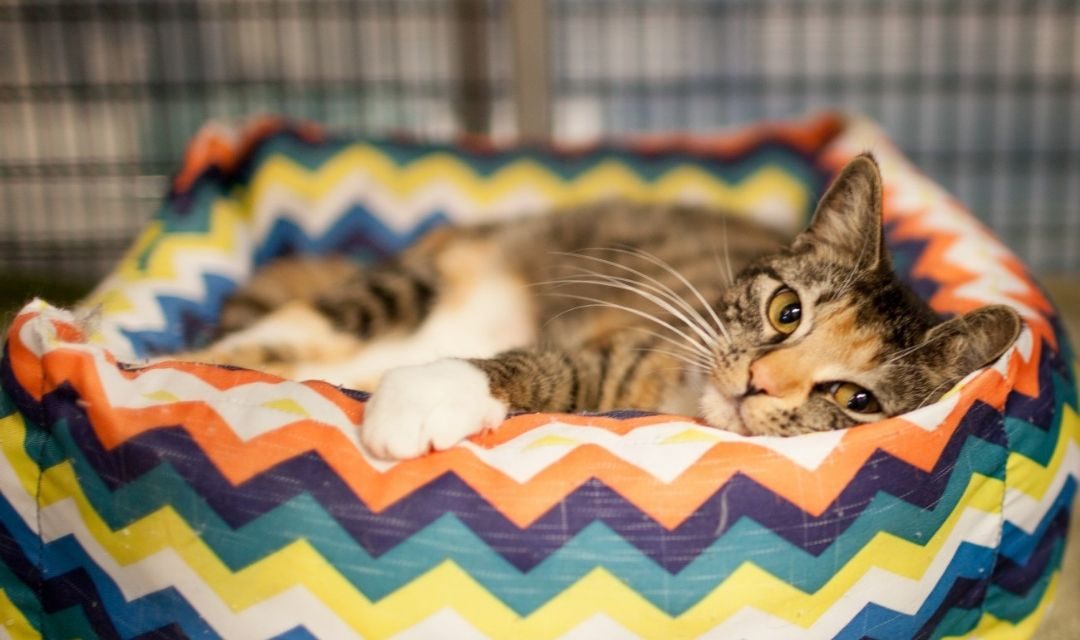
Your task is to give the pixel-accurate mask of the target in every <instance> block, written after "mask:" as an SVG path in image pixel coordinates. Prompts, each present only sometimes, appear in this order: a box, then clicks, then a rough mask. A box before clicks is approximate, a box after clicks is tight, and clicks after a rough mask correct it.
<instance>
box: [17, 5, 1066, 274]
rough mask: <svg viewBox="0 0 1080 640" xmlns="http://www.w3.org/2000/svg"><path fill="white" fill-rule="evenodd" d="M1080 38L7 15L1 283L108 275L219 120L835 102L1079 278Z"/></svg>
mask: <svg viewBox="0 0 1080 640" xmlns="http://www.w3.org/2000/svg"><path fill="white" fill-rule="evenodd" d="M538 6H539V7H540V9H537V7H538ZM521 11H525V13H524V15H525V17H524V18H522V17H521V15H522V14H521ZM529 12H532V13H531V14H530V13H529ZM537 16H539V17H537ZM1078 22H1080V5H1076V4H1075V3H1072V2H1066V1H1065V0H983V1H968V0H946V1H942V2H937V1H930V0H904V1H901V2H885V1H884V0H869V1H867V0H549V1H548V2H544V3H535V2H529V0H507V1H499V0H5V1H2V2H0V43H4V44H3V45H0V273H12V272H15V273H37V274H47V275H55V276H59V277H64V278H74V279H93V278H96V277H98V276H100V275H101V274H102V273H103V272H104V271H105V270H106V269H108V268H109V267H110V266H111V265H112V264H113V262H114V261H115V260H116V259H117V257H118V256H119V253H120V252H121V251H122V249H123V247H124V246H126V245H127V243H128V242H129V241H130V239H131V237H132V235H133V234H134V233H135V231H136V230H137V229H138V228H139V227H140V226H141V224H142V222H143V221H144V220H145V219H146V217H147V216H148V215H149V213H150V212H151V211H152V210H153V208H154V207H155V206H156V205H157V203H158V202H159V199H160V197H161V194H162V193H163V192H164V187H165V180H166V177H167V176H168V175H169V173H170V172H171V171H173V170H174V169H175V168H176V162H177V159H178V158H179V156H180V153H181V151H182V149H183V146H184V143H185V141H186V140H187V139H188V138H189V137H190V136H191V135H192V134H193V133H194V132H195V131H196V130H197V128H198V127H199V126H200V124H201V123H203V122H204V121H206V120H208V119H211V118H226V119H228V118H238V117H243V116H246V115H250V114H254V113H265V112H273V113H283V114H286V115H289V116H293V117H300V118H310V119H315V120H318V121H321V122H325V123H326V124H328V125H329V127H330V128H332V129H335V130H342V131H349V132H356V133H363V134H372V135H382V134H386V133H389V132H406V133H410V134H414V135H418V136H422V137H440V138H445V137H448V136H452V135H454V134H456V133H459V132H463V131H471V132H483V133H491V134H495V135H497V136H507V135H515V134H518V133H521V134H527V135H530V136H536V135H537V134H538V133H539V134H543V133H545V132H551V133H552V134H554V135H555V136H557V137H559V138H574V139H579V138H589V137H595V136H598V135H621V134H626V133H631V132H639V131H658V130H672V129H678V130H689V131H704V130H710V129H716V128H718V127H728V126H732V125H735V124H739V123H744V122H747V121H751V120H757V119H761V118H775V117H789V116H793V115H798V114H801V113H804V112H807V111H812V110H815V109H823V108H841V109H848V110H853V111H858V112H862V113H865V114H867V115H869V116H871V117H873V118H875V119H877V120H878V121H880V122H882V123H883V124H884V125H885V127H886V129H887V130H888V131H889V133H890V135H891V136H892V137H893V139H895V140H898V141H899V142H900V144H901V146H902V147H903V150H904V151H905V152H906V153H907V154H908V155H909V156H910V157H912V158H913V159H914V160H915V161H916V162H917V163H918V164H919V165H920V167H921V168H922V169H923V170H924V171H926V172H927V173H928V174H930V175H932V176H933V177H934V178H935V179H936V180H939V181H940V182H942V183H943V184H945V185H946V186H947V187H949V188H950V189H951V190H952V191H953V193H955V194H956V195H957V196H958V197H959V198H960V199H961V200H962V201H964V202H965V203H966V204H968V205H969V206H971V207H972V208H973V209H974V210H975V211H976V213H978V214H979V215H980V216H982V218H983V219H984V220H985V221H986V223H987V224H988V225H990V226H991V227H992V228H993V229H994V230H995V231H997V232H998V233H999V234H1000V235H1001V236H1002V237H1004V238H1005V239H1006V241H1008V242H1010V243H1011V244H1012V246H1013V248H1014V249H1016V250H1017V251H1018V252H1019V253H1020V254H1021V256H1022V257H1023V258H1024V259H1025V260H1027V261H1028V262H1029V264H1032V265H1033V266H1035V267H1036V268H1037V269H1040V270H1043V271H1058V272H1076V271H1078V270H1080V197H1078V196H1080V184H1078V182H1080V172H1078V171H1077V169H1078V167H1077V161H1078V159H1080V126H1078V125H1076V124H1073V123H1074V122H1076V121H1077V120H1078V119H1080V90H1078V87H1077V82H1076V78H1077V74H1078V73H1080V52H1078V51H1077V46H1076V43H1075V39H1076V35H1077V33H1078V28H1077V27H1078ZM522 43H525V44H522Z"/></svg>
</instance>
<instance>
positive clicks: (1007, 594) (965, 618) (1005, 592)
mask: <svg viewBox="0 0 1080 640" xmlns="http://www.w3.org/2000/svg"><path fill="white" fill-rule="evenodd" d="M1052 521H1053V523H1052V524H1051V526H1050V527H1048V528H1047V533H1046V535H1045V536H1044V537H1043V538H1042V539H1041V540H1039V542H1038V548H1037V550H1036V551H1035V553H1034V554H1033V555H1032V557H1031V560H1030V562H1029V563H1028V564H1027V565H1015V564H1012V563H1011V562H1008V561H1006V563H1005V564H1007V565H1009V566H1008V567H1004V568H1003V566H1002V563H1001V562H1000V561H999V563H998V567H997V568H995V570H994V574H993V576H992V580H991V583H990V584H989V585H987V584H985V583H983V584H982V585H981V586H980V587H979V589H978V591H973V592H972V593H973V595H974V594H976V593H978V594H979V597H978V598H977V599H976V600H977V601H969V602H968V603H953V605H952V607H950V608H949V609H947V610H939V613H938V615H937V616H936V617H937V618H938V619H939V620H940V623H938V624H935V625H933V626H932V628H930V627H924V628H923V629H920V630H919V632H918V633H916V634H915V635H914V636H913V637H917V638H922V637H935V636H938V635H940V634H944V633H948V634H956V635H960V634H966V633H968V632H971V635H973V636H976V637H982V636H981V634H979V633H978V632H977V627H978V626H979V624H983V622H982V615H981V614H982V610H981V609H982V608H981V607H980V608H974V607H975V606H979V605H982V604H984V603H985V608H986V609H987V611H988V612H990V613H988V614H987V615H991V616H992V618H993V620H994V621H995V622H996V623H997V624H1001V623H1002V622H1004V623H1006V624H1007V626H1008V627H1013V626H1014V625H1023V624H1024V623H1025V621H1026V620H1029V619H1030V618H1031V616H1033V615H1037V614H1040V608H1041V607H1044V606H1045V604H1046V601H1047V598H1049V597H1051V595H1052V594H1051V593H1050V586H1051V584H1052V583H1053V578H1054V576H1055V575H1057V573H1058V571H1059V569H1060V567H1061V559H1062V556H1063V555H1064V552H1065V537H1066V532H1067V529H1068V521H1069V514H1068V511H1067V510H1060V511H1057V512H1055V513H1054V514H1053V517H1052ZM980 592H981V593H980ZM995 614H996V615H995ZM1002 626H1005V625H1002ZM932 631H933V632H934V633H931V632H932ZM1001 631H1002V629H1001V627H999V628H998V632H999V633H1000V632H1001ZM1016 637H1029V636H1028V635H1021V634H1017V636H1016Z"/></svg>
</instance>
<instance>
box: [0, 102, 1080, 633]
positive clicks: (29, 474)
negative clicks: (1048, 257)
mask: <svg viewBox="0 0 1080 640" xmlns="http://www.w3.org/2000/svg"><path fill="white" fill-rule="evenodd" d="M868 149H869V150H872V151H873V152H874V153H875V154H876V155H877V158H878V159H879V161H880V164H881V166H882V171H883V174H884V178H885V183H886V216H887V217H886V222H887V239H888V243H889V246H890V248H891V250H892V253H893V256H894V260H895V263H896V268H897V270H898V271H899V272H900V273H901V274H903V276H904V277H905V278H906V279H907V281H908V282H910V283H911V284H912V286H913V287H914V288H915V290H916V291H917V292H918V293H919V294H920V295H922V296H924V297H925V298H926V299H927V300H928V301H929V302H930V303H931V304H932V305H933V306H934V307H935V308H936V309H938V310H940V311H941V312H943V313H956V312H962V311H965V310H968V309H970V308H972V307H975V306H979V305H982V304H985V303H997V302H1002V303H1006V304H1010V305H1013V306H1014V307H1015V308H1016V309H1017V310H1018V311H1019V312H1020V313H1021V315H1022V316H1023V318H1024V320H1025V329H1024V331H1023V333H1022V335H1021V336H1020V338H1019V340H1018V342H1017V344H1016V345H1015V347H1013V348H1012V349H1011V350H1010V351H1009V352H1008V353H1006V354H1005V355H1004V356H1003V357H1002V358H1001V359H1000V360H999V361H998V362H997V363H995V364H994V365H993V366H991V367H989V368H987V369H985V370H983V371H981V372H979V373H976V374H973V375H972V376H970V377H969V378H968V379H967V380H966V381H965V382H964V383H963V384H962V385H960V386H959V387H958V388H957V389H956V390H954V391H953V392H952V393H950V394H949V395H948V396H947V397H946V398H944V399H942V400H941V401H939V402H937V403H934V404H932V405H929V406H926V407H923V408H921V409H919V410H917V411H915V412H913V413H910V414H907V415H903V416H900V417H898V418H894V419H889V420H886V421H884V422H880V423H874V424H867V425H863V426H859V427H856V428H852V429H849V430H845V431H838V432H831V433H819V434H811V435H804V436H798V437H792V438H787V439H781V438H768V437H749V438H748V437H741V436H738V435H734V434H731V433H727V432H724V431H720V430H716V429H711V428H708V427H705V426H703V425H702V424H700V423H698V422H696V421H694V420H693V419H691V418H687V417H679V416H657V415H646V414H640V413H632V412H622V413H615V414H607V415H535V414H533V415H519V416H516V417H512V418H510V419H509V420H508V421H507V422H506V423H505V424H504V425H503V426H502V428H500V429H499V430H497V431H495V432H493V433H489V434H485V435H482V436H478V437H476V438H474V439H472V440H471V441H468V442H465V443H463V444H461V445H459V446H456V447H453V448H451V449H449V450H447V451H445V452H440V453H437V454H433V455H430V456H427V457H424V458H421V459H417V460H411V461H406V462H398V463H390V462H386V461H381V460H376V459H373V458H371V457H369V456H368V455H366V454H365V453H364V452H363V451H362V450H361V448H360V447H359V444H358V438H357V432H356V428H355V425H356V424H358V423H360V422H361V421H362V418H363V412H364V402H365V399H366V395H365V394H364V393H361V392H358V391H355V390H348V389H339V388H336V387H334V386H332V385H330V384H327V383H324V382H319V381H291V380H282V379H279V378H276V377H274V376H272V375H269V374H267V373H263V372H258V371H248V370H241V369H235V368H226V367H218V366H210V365H200V364H192V363H179V362H171V361H164V362H158V363H156V364H153V365H149V366H144V365H140V364H138V363H140V362H145V358H147V357H148V356H151V355H158V354H162V353H167V352H170V351H175V350H178V349H181V348H184V347H188V346H192V345H195V344H198V343H199V342H200V341H204V340H205V339H206V338H207V336H208V334H209V332H210V331H212V329H213V324H214V318H215V316H216V313H217V312H218V310H219V309H220V307H221V303H222V299H223V298H224V296H226V295H227V293H228V292H229V291H230V290H232V289H233V288H234V287H235V286H236V284H237V283H238V282H239V281H242V280H243V279H244V278H246V277H247V276H248V275H249V274H250V273H251V271H252V269H253V267H254V266H255V265H257V264H260V263H263V262H265V261H266V260H268V259H270V258H271V257H273V256H276V255H281V254H286V253H328V252H343V253H349V254H352V255H354V256H356V257H357V258H358V259H361V260H372V259H377V258H379V257H381V256H385V255H389V254H392V253H394V252H396V251H398V250H399V249H401V248H402V247H403V246H406V245H408V244H409V243H410V242H413V241H414V240H415V239H416V238H417V237H419V236H420V235H422V234H423V233H424V232H425V231H426V230H428V229H430V228H432V227H434V226H437V225H440V224H444V223H447V222H453V223H472V222H480V221H484V220H490V219H493V218H494V217H496V216H500V215H520V214H522V213H523V212H527V211H536V210H542V209H548V208H550V207H552V206H562V205H571V204H573V203H579V202H584V201H591V200H596V199H598V198H604V197H610V196H622V197H627V198H635V199H640V200H695V201H706V202H711V203H715V204H719V205H723V206H727V207H729V208H732V209H735V210H739V211H742V212H745V213H746V215H754V216H764V217H767V218H768V219H770V220H772V221H774V222H775V223H777V224H780V225H789V226H791V225H795V226H797V225H801V224H802V223H803V222H804V221H805V219H806V217H807V216H808V215H809V213H810V212H811V211H812V209H813V204H814V202H815V199H816V197H817V195H818V194H819V193H821V192H822V190H823V189H824V187H825V186H826V185H827V183H828V181H829V179H830V177H831V176H832V175H833V174H834V173H835V172H836V171H837V170H838V169H839V168H840V167H841V166H842V165H843V164H844V163H845V162H846V161H847V160H848V159H850V158H851V157H853V156H854V155H856V154H857V153H859V152H861V151H864V150H868ZM1072 362H1073V356H1072V354H1071V352H1070V351H1069V347H1068V345H1067V343H1066V338H1065V335H1064V333H1063V331H1062V328H1061V324H1060V322H1059V320H1058V318H1057V316H1056V314H1055V311H1054V309H1053V307H1052V306H1051V304H1050V303H1049V302H1048V301H1047V299H1046V297H1045V296H1044V294H1043V293H1042V291H1041V290H1040V289H1039V287H1038V285H1037V284H1036V283H1035V281H1034V280H1033V279H1032V277H1031V276H1030V275H1029V274H1028V273H1027V272H1026V271H1025V269H1024V267H1023V265H1021V264H1020V263H1019V262H1018V261H1017V259H1016V258H1014V257H1013V256H1012V255H1011V254H1010V253H1009V252H1008V251H1007V250H1005V249H1004V248H1003V247H1002V245H1001V244H1000V243H999V242H998V241H997V240H995V239H994V238H993V237H992V236H991V235H990V234H989V233H988V232H987V230H986V229H984V228H983V227H982V226H980V225H979V224H978V223H977V222H976V221H975V220H974V218H973V217H972V216H971V215H970V214H969V213H967V212H966V211H964V209H963V207H962V206H961V205H960V204H958V203H957V202H955V201H954V200H952V199H951V198H950V197H949V196H948V195H947V194H946V193H945V192H943V191H942V190H941V189H940V188H939V187H938V186H937V185H935V184H934V183H933V182H932V181H931V180H929V179H928V178H926V177H924V176H922V175H920V174H918V173H917V172H916V171H915V170H914V169H913V168H912V166H911V165H910V164H909V163H908V162H907V161H905V160H904V159H903V158H902V157H901V155H900V154H899V153H898V152H897V151H896V150H895V148H894V147H893V146H892V145H891V144H890V142H889V141H888V140H887V139H886V137H885V136H884V135H883V134H882V133H881V132H880V131H879V130H878V129H877V128H876V127H875V126H874V125H873V124H872V123H869V122H867V121H865V120H862V119H859V118H854V117H852V118H847V117H840V116H835V115H826V116H821V117H817V118H813V119H810V120H807V121H802V122H794V123H769V124H760V125H756V126H752V127H748V128H744V129H740V130H735V131H732V132H730V133H726V134H720V135H716V136H710V137H703V138H652V139H639V140H635V141H633V142H628V143H626V144H618V145H600V146H590V147H580V148H540V147H528V148H525V147H522V148H499V147H495V146H491V145H488V144H486V143H481V142H477V141H464V142H462V143H460V144H457V145H430V144H418V143H414V142H409V141H405V140H396V141H371V140H359V139H343V138H337V137H333V136H329V135H326V134H325V133H323V132H322V131H321V130H319V129H318V128H315V127H312V126H300V125H291V124H287V123H284V122H281V121H277V120H272V119H271V120H260V121H258V122H256V123H254V124H253V125H252V126H249V127H247V128H246V129H245V130H243V131H233V130H230V129H227V128H224V127H220V126H210V127H208V128H206V129H205V130H204V131H203V132H201V133H200V135H199V136H198V137H197V138H196V139H195V140H194V141H193V143H192V145H191V147H190V149H189V151H188V153H187V157H186V162H185V164H184V166H183V169H182V170H181V171H180V172H179V173H178V174H177V175H176V176H175V178H174V179H173V181H172V182H171V188H170V191H169V193H168V195H167V197H166V198H165V201H164V203H163V205H162V207H161V209H160V212H159V213H158V214H157V216H156V217H155V218H154V219H153V220H152V221H151V222H150V224H149V226H148V227H147V228H146V230H145V231H143V233H142V234H141V235H140V236H139V238H138V240H137V241H136V242H135V244H134V246H133V247H132V248H131V250H130V252H129V253H128V254H127V257H126V258H125V259H124V260H123V262H122V263H121V264H120V265H119V267H118V268H117V269H116V270H115V271H114V272H113V273H112V275H110V276H109V277H108V278H107V279H106V280H105V281H104V282H103V283H102V284H101V285H100V286H99V287H98V288H97V290H96V291H95V292H94V293H93V295H92V296H91V297H90V298H89V299H88V300H87V301H86V303H85V304H83V305H81V306H80V307H79V308H77V309H75V310H74V311H67V310H61V309H57V308H54V307H51V306H49V305H48V304H46V303H45V302H42V301H35V302H33V303H32V304H30V305H29V306H27V307H26V308H25V309H24V310H23V312H22V313H21V314H20V315H19V316H18V317H17V318H16V319H15V321H14V323H13V325H12V326H11V328H10V332H9V334H8V338H7V343H6V348H5V351H4V357H3V361H2V364H0V384H2V392H3V393H2V396H0V416H3V417H2V418H0V444H2V455H0V572H2V575H3V577H2V580H0V586H2V590H0V613H2V615H0V620H2V621H3V625H4V630H5V631H6V632H7V635H10V636H12V637H17V638H32V637H48V638H67V637H81V638H92V637H104V638H133V637H151V636H152V637H168V638H173V637H227V638H270V637H275V638H310V637H318V638H353V637H363V638H387V637H391V636H392V637H395V638H421V637H423V638H427V637H444V638H454V639H463V638H482V637H483V638H515V639H516V638H553V637H566V638H625V637H645V638H690V637H699V636H704V637H713V638H782V639H784V640H790V639H794V638H830V637H835V638H914V637H920V638H922V637H935V638H937V637H957V636H993V637H1009V638H1011V637H1017V638H1021V637H1030V636H1031V635H1032V634H1033V633H1034V631H1035V629H1036V626H1037V625H1038V623H1039V621H1040V619H1041V618H1042V617H1043V615H1044V613H1045V611H1046V609H1047V607H1048V605H1049V603H1050V602H1051V600H1052V599H1053V595H1054V592H1055V588H1056V585H1057V581H1058V575H1059V568H1060V564H1061V558H1062V553H1063V547H1064V544H1065V532H1066V528H1067V525H1068V520H1069V513H1070V505H1071V502H1072V498H1073V495H1074V493H1075V492H1076V483H1077V476H1078V474H1080V460H1078V456H1077V454H1078V452H1077V447H1076V441H1077V434H1078V430H1080V420H1078V418H1077V413H1076V408H1077V396H1076V381H1075V377H1074V372H1073V368H1072ZM133 363H134V364H133Z"/></svg>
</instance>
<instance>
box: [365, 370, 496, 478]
mask: <svg viewBox="0 0 1080 640" xmlns="http://www.w3.org/2000/svg"><path fill="white" fill-rule="evenodd" d="M506 410H507V407H506V405H505V404H504V403H502V402H500V401H499V400H496V399H495V398H494V397H492V395H491V391H490V390H489V387H488V378H487V376H486V375H484V372H483V371H481V370H480V369H478V368H476V367H474V366H473V365H471V364H469V363H468V362H465V361H464V360H456V359H452V358H447V359H444V360H436V361H435V362H431V363H429V364H422V365H417V366H411V367H399V368H397V369H391V370H390V371H388V372H387V373H386V375H384V376H383V378H382V380H381V381H380V382H379V386H378V387H376V389H375V394H374V395H373V396H372V397H371V400H369V401H368V403H367V408H366V409H365V410H364V423H363V425H362V426H361V427H360V441H361V442H362V443H363V444H364V447H366V448H367V450H368V451H369V452H371V454H372V455H375V456H377V457H380V458H388V459H402V458H414V457H416V456H420V455H423V454H425V453H427V452H428V451H431V450H441V449H446V448H448V447H452V446H454V445H455V444H457V443H458V442H461V441H462V440H464V439H465V438H467V437H469V436H471V435H473V434H475V433H479V432H481V431H483V430H484V429H488V428H491V427H495V426H498V424H499V423H500V422H502V421H503V419H504V418H505V417H506Z"/></svg>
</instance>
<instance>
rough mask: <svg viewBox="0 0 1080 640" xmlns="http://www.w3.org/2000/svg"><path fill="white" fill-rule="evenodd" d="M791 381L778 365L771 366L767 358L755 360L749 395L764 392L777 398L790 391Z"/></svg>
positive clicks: (748, 389)
mask: <svg viewBox="0 0 1080 640" xmlns="http://www.w3.org/2000/svg"><path fill="white" fill-rule="evenodd" d="M790 386H791V385H790V383H789V381H788V380H787V378H786V377H785V376H784V375H783V372H781V371H780V370H779V369H778V368H777V367H774V366H771V365H770V363H769V362H768V360H767V359H766V358H761V359H759V360H755V361H754V362H753V363H752V364H751V365H750V381H749V384H748V385H747V389H746V391H747V395H754V394H757V393H764V394H765V395H770V396H773V397H775V398H779V397H781V396H783V395H786V394H787V393H788V392H789V391H790V388H789V387H790Z"/></svg>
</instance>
